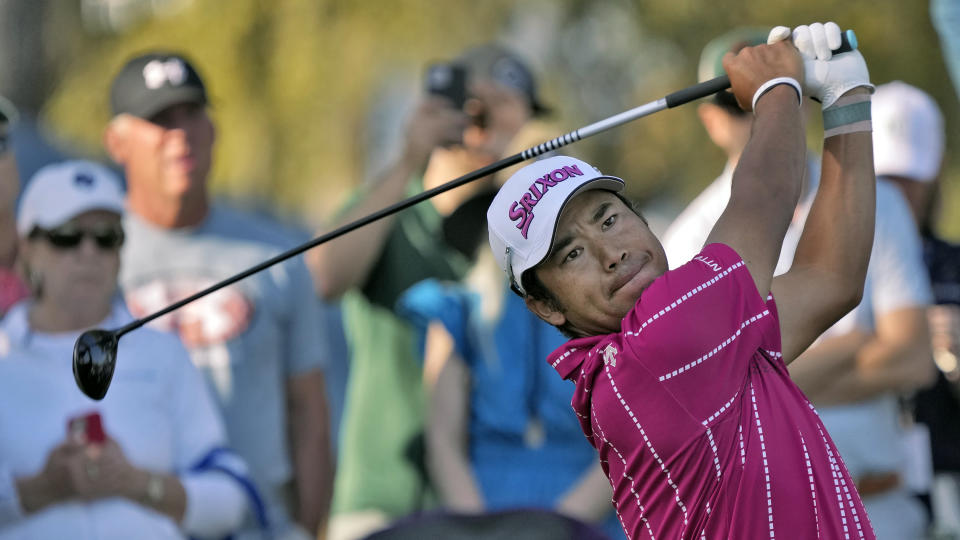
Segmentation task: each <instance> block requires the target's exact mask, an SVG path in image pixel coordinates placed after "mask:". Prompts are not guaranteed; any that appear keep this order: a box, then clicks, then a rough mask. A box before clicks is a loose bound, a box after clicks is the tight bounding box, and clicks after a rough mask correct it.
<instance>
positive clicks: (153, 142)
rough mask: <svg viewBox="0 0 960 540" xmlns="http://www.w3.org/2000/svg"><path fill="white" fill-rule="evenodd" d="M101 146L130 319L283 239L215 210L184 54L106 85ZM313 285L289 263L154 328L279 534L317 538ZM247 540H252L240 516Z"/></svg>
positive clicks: (320, 471) (138, 65)
mask: <svg viewBox="0 0 960 540" xmlns="http://www.w3.org/2000/svg"><path fill="white" fill-rule="evenodd" d="M110 103H111V107H112V110H113V114H114V118H113V120H112V121H111V122H110V124H109V126H108V127H107V130H106V133H105V143H106V147H107V151H108V152H109V153H110V155H111V157H113V159H114V161H116V162H117V163H118V164H120V165H121V166H123V168H124V170H125V171H126V177H127V184H128V192H127V205H128V208H129V210H130V212H129V213H128V215H127V216H126V217H125V220H124V227H125V229H126V231H127V234H128V236H129V240H130V242H129V243H128V245H127V246H126V247H125V248H124V250H123V253H122V256H123V267H122V271H121V274H120V281H121V283H122V284H123V287H124V290H125V294H126V297H127V301H128V303H129V304H130V308H131V310H132V311H133V312H134V314H135V315H137V316H142V315H145V314H147V313H150V312H153V311H156V310H158V309H160V308H162V307H164V306H165V305H167V304H169V303H171V302H173V301H176V300H178V299H181V298H184V297H186V296H188V295H191V294H193V293H195V292H197V291H199V290H201V289H204V288H206V287H208V286H210V285H212V284H213V283H215V282H217V281H220V280H222V279H225V278H227V277H229V276H232V275H234V274H236V273H237V272H239V271H241V270H243V269H246V268H248V267H251V266H254V265H255V264H257V263H260V262H262V261H264V260H266V259H268V258H270V257H271V256H273V255H275V254H276V252H277V251H278V247H277V246H278V244H279V243H282V242H284V241H286V237H285V236H283V235H282V234H280V233H277V232H276V231H275V230H272V229H270V227H269V225H268V224H267V223H266V222H264V221H262V220H257V219H255V218H253V217H251V216H249V215H246V214H242V213H240V212H237V211H234V210H230V209H227V208H225V207H222V206H219V205H213V204H211V202H210V198H209V194H208V191H207V174H208V173H209V170H210V166H211V160H212V151H213V144H214V127H213V123H212V121H211V119H210V117H209V116H208V114H207V107H206V106H207V94H206V90H205V88H204V85H203V82H202V80H201V79H200V76H199V75H198V73H197V72H196V71H195V69H194V68H193V67H192V66H191V65H190V63H189V62H188V61H187V60H186V59H184V58H183V57H182V56H179V55H177V54H171V53H162V52H161V53H150V54H144V55H141V56H138V57H136V58H134V59H132V60H130V61H129V62H128V63H127V64H126V65H125V66H124V67H123V68H122V69H121V70H120V72H119V73H118V75H117V76H116V77H115V79H114V81H113V85H112V88H111V95H110ZM311 291H312V285H311V282H310V275H309V273H308V272H307V269H306V267H305V266H304V264H303V262H302V260H300V259H293V260H291V261H288V262H287V263H285V264H283V265H278V266H274V267H273V268H271V269H270V270H269V271H265V272H260V273H258V274H256V275H254V276H251V277H250V278H248V279H245V280H243V281H241V282H239V283H237V284H235V285H232V286H230V287H228V288H226V289H222V290H220V291H218V292H217V293H215V294H211V295H209V296H206V297H204V298H203V299H201V300H198V301H196V302H194V303H191V304H190V305H188V306H186V307H184V308H183V309H181V310H178V311H177V312H176V313H173V314H171V315H170V316H167V317H164V318H163V319H160V320H159V321H158V326H160V327H162V328H167V329H171V330H174V331H176V332H178V333H179V335H180V337H181V339H182V340H183V342H184V344H185V345H186V346H187V348H188V349H189V351H190V355H191V358H192V360H193V362H194V364H196V365H197V367H199V368H200V369H201V370H202V371H203V372H204V374H205V375H206V376H207V380H208V382H209V383H210V384H211V385H212V386H213V388H214V389H215V390H216V395H217V397H218V398H219V402H220V405H221V407H222V409H223V413H224V420H225V422H226V427H227V435H228V439H229V441H230V444H231V445H232V446H233V447H234V448H236V451H237V452H238V453H239V454H240V455H241V457H243V458H244V459H245V460H246V461H247V462H248V463H249V465H250V469H251V473H252V476H253V478H254V479H255V481H256V485H257V487H258V488H259V490H260V492H261V493H262V494H263V495H264V499H265V501H266V509H265V510H266V511H265V513H263V514H261V515H258V516H257V517H258V520H259V521H260V522H266V523H267V524H268V525H269V526H270V528H271V529H272V530H273V532H275V533H276V534H278V535H281V536H283V535H286V537H289V538H309V537H313V536H315V535H316V532H317V530H318V529H319V528H320V527H321V524H322V523H323V522H324V520H325V518H326V515H327V513H328V508H329V498H330V495H329V494H330V491H331V482H332V462H331V448H330V439H329V418H328V412H327V401H326V397H325V390H324V376H323V367H324V365H325V362H326V361H327V355H328V354H329V353H328V350H327V348H326V342H325V339H326V338H327V334H326V331H327V329H326V328H325V326H324V323H323V320H322V319H321V312H320V309H319V305H318V302H317V299H316V298H315V296H314V295H313V294H311ZM246 529H247V534H248V535H252V536H256V537H258V536H259V532H258V529H259V525H258V524H257V523H256V522H255V521H254V520H249V521H248V522H247V525H246Z"/></svg>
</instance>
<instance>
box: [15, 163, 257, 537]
mask: <svg viewBox="0 0 960 540" xmlns="http://www.w3.org/2000/svg"><path fill="white" fill-rule="evenodd" d="M122 212H123V193H122V188H121V185H120V182H119V180H118V179H117V178H116V177H115V176H114V175H113V174H112V173H111V172H110V171H109V170H107V169H106V168H104V167H102V166H100V165H97V164H94V163H89V162H82V161H71V162H65V163H61V164H56V165H50V166H48V167H45V168H43V169H41V170H40V171H39V172H38V173H37V174H36V175H35V176H34V177H33V179H32V180H31V182H30V183H29V184H28V186H27V189H26V191H25V193H24V195H23V199H22V202H21V205H20V209H19V213H18V216H17V232H18V234H19V236H20V262H21V263H22V266H23V270H24V272H25V275H26V276H27V281H28V283H29V286H30V292H31V296H30V298H28V299H27V300H25V301H23V302H21V303H19V304H17V305H16V306H14V307H13V308H12V309H11V310H10V312H9V313H8V315H7V316H6V318H5V319H4V321H3V324H2V327H0V349H2V351H0V353H2V354H0V538H4V539H5V538H17V539H23V538H37V539H40V538H76V539H103V538H118V539H119V538H158V539H159V538H171V539H172V538H184V537H186V536H188V535H189V536H195V537H213V538H216V537H223V536H225V535H227V534H229V533H230V532H231V530H232V529H234V528H236V527H237V526H238V525H239V523H240V521H241V519H242V517H243V516H244V512H245V510H246V509H247V508H248V500H250V501H255V498H253V499H248V495H250V494H251V492H249V491H248V489H247V487H246V486H247V485H248V484H249V483H248V482H247V481H246V479H245V476H244V474H245V466H244V465H243V463H242V461H240V460H239V459H238V458H236V457H235V456H234V455H233V454H232V453H231V452H229V451H227V450H225V449H224V448H223V444H224V442H225V437H224V429H223V425H222V421H221V419H220V417H219V416H218V413H217V412H216V409H215V407H214V405H213V402H212V401H211V398H210V395H209V391H208V390H207V388H206V387H205V386H204V383H203V381H202V379H201V378H200V376H199V374H198V373H197V371H196V370H195V368H194V367H193V365H192V364H191V363H190V360H189V358H188V357H187V354H186V352H185V351H184V349H183V347H182V346H181V345H180V343H179V342H178V341H177V340H176V339H175V338H173V337H171V336H168V335H165V334H161V333H159V332H155V331H152V330H146V329H144V330H141V331H138V332H136V333H134V334H131V335H130V336H128V338H127V339H124V341H123V343H121V344H120V349H119V354H120V355H121V356H123V357H125V358H127V361H126V362H121V363H119V364H118V367H117V371H116V373H115V374H114V381H113V387H112V391H111V392H110V394H109V395H108V396H106V398H105V399H103V401H100V402H95V401H92V400H90V399H89V398H87V397H86V396H84V395H83V394H82V393H81V392H80V391H79V390H78V389H77V387H76V384H75V383H74V381H73V375H72V374H71V369H70V365H71V358H72V350H73V344H74V341H75V339H76V338H77V336H78V335H79V334H80V333H81V332H82V331H83V330H86V329H88V328H91V327H94V326H99V327H103V328H116V327H118V326H121V325H123V324H125V323H126V322H128V321H129V320H130V315H129V314H128V312H127V309H126V307H125V306H124V304H123V302H122V300H121V299H120V296H119V295H118V294H117V272H118V270H119V264H120V258H119V257H120V255H119V254H120V248H121V246H122V245H123V241H124V235H123V229H122V227H121V224H120V217H121V214H122ZM256 506H257V505H256V504H251V505H250V507H251V508H253V509H254V510H255V509H256Z"/></svg>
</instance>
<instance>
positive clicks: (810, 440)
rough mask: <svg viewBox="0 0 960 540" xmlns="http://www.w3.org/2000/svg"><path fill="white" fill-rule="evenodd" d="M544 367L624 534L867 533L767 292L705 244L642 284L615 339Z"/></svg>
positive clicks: (562, 352) (564, 354)
mask: <svg viewBox="0 0 960 540" xmlns="http://www.w3.org/2000/svg"><path fill="white" fill-rule="evenodd" d="M549 362H550V363H551V365H553V366H554V367H555V368H556V370H557V371H558V372H559V373H560V375H561V376H563V377H564V378H565V379H571V380H573V381H574V382H575V383H576V392H575V393H574V397H573V401H572V405H573V408H574V410H575V411H576V413H577V416H578V417H579V418H580V423H581V426H582V427H583V431H584V433H585V434H586V436H587V439H589V441H590V442H591V444H593V446H594V447H595V448H596V449H597V450H598V451H599V453H600V460H601V463H602V464H603V468H604V471H605V472H606V474H607V477H608V478H610V483H611V485H612V486H613V502H614V505H615V508H616V510H617V514H618V516H619V517H620V521H621V523H622V524H623V527H624V529H625V530H626V532H627V534H628V535H629V536H630V538H634V539H638V538H658V539H664V538H668V539H674V538H691V539H699V538H710V539H715V538H731V539H748V538H749V539H761V538H784V539H798V538H804V539H806V538H824V539H844V538H852V539H862V538H867V539H873V538H874V534H873V530H872V529H871V527H870V522H869V521H868V519H867V514H866V512H865V511H864V509H863V504H862V503H861V501H860V497H859V495H858V494H857V492H856V489H855V488H854V485H853V481H852V480H851V478H850V475H849V473H848V472H847V469H846V467H845V466H844V465H843V461H842V460H841V459H840V455H839V453H838V452H837V449H836V447H835V446H834V444H833V441H832V440H831V439H830V436H829V435H828V434H827V431H826V429H825V428H824V427H823V424H822V423H821V422H820V419H819V417H818V416H817V413H816V411H815V410H814V408H813V406H812V405H811V404H810V402H809V401H808V400H807V398H806V397H805V396H804V395H803V393H802V392H801V391H800V389H799V388H797V386H796V385H795V384H794V383H793V381H792V380H791V379H790V376H789V374H788V373H787V367H786V365H785V364H784V363H783V359H782V355H781V353H780V326H779V320H778V317H777V311H776V304H775V303H774V301H773V297H772V296H771V297H768V298H767V300H766V301H764V300H763V298H761V297H760V295H759V294H758V293H757V289H756V286H755V285H754V282H753V279H752V278H751V277H750V273H749V271H748V270H747V268H746V266H745V265H744V263H743V260H742V259H741V258H740V256H739V255H737V253H736V252H735V251H734V250H733V249H731V248H730V247H728V246H726V245H723V244H711V245H709V246H707V247H706V248H704V249H703V250H702V251H701V252H700V254H699V255H698V256H697V257H695V258H694V259H693V260H692V261H690V262H689V263H687V264H685V265H684V266H682V267H680V268H677V269H676V270H673V271H670V272H667V273H666V274H664V275H663V276H661V277H660V278H659V279H657V280H656V281H654V282H653V283H652V284H651V285H650V287H648V288H647V290H646V291H644V293H643V296H642V297H641V298H640V300H639V301H638V302H637V305H636V306H635V307H634V309H633V310H632V311H631V312H630V313H628V314H627V316H626V317H625V318H624V319H623V325H622V329H621V331H620V332H619V333H617V334H608V335H603V336H591V337H585V338H579V339H575V340H571V341H570V342H568V343H567V344H566V345H565V346H563V347H561V348H560V349H558V350H556V351H554V353H553V354H551V355H550V357H549Z"/></svg>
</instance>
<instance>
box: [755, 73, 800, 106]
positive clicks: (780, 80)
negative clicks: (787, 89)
mask: <svg viewBox="0 0 960 540" xmlns="http://www.w3.org/2000/svg"><path fill="white" fill-rule="evenodd" d="M779 84H789V85H790V86H792V87H793V89H794V90H796V91H797V104H798V105H802V104H803V91H802V90H800V83H798V82H797V80H796V79H794V78H793V77H777V78H775V79H770V80H769V81H767V82H765V83H763V84H761V85H760V88H757V91H756V92H754V94H753V103H751V107H752V108H753V110H754V111H756V110H757V101H758V100H759V99H760V98H761V97H763V95H764V94H766V93H767V92H769V91H770V90H771V89H772V88H773V87H774V86H777V85H779Z"/></svg>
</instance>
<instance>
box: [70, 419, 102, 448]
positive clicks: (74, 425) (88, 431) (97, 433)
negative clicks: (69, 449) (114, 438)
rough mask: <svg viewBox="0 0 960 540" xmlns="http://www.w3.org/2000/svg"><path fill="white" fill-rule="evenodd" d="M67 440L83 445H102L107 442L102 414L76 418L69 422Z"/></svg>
mask: <svg viewBox="0 0 960 540" xmlns="http://www.w3.org/2000/svg"><path fill="white" fill-rule="evenodd" d="M67 438H68V439H70V440H72V441H78V442H81V443H83V444H102V443H103V442H104V441H106V440H107V434H106V433H105V432H104V431H103V421H102V420H101V418H100V413H98V412H96V411H94V412H92V413H89V414H85V415H83V416H75V417H73V418H71V419H70V420H69V421H68V422H67Z"/></svg>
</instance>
